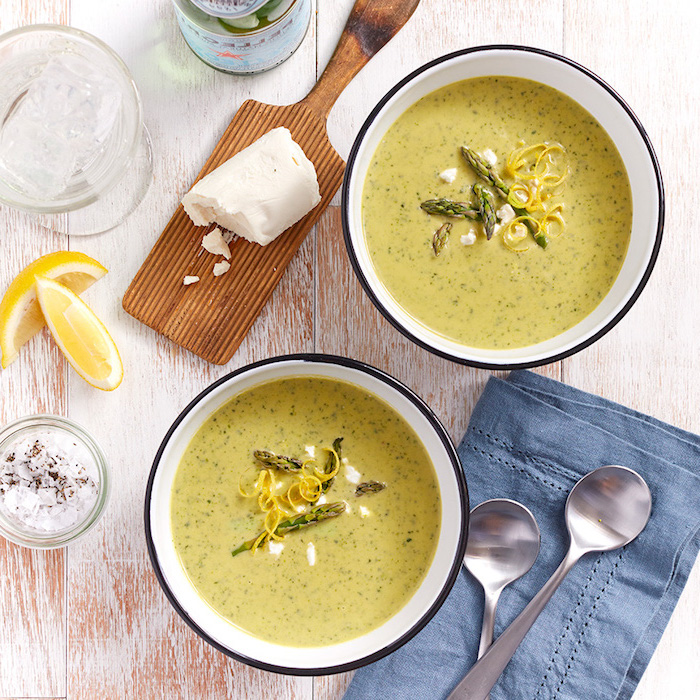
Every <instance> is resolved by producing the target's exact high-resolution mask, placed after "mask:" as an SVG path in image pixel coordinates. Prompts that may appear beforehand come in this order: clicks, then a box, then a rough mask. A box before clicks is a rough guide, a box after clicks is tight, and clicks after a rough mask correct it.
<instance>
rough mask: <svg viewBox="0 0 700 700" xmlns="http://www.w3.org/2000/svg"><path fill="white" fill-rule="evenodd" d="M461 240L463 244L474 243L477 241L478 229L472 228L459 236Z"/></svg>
mask: <svg viewBox="0 0 700 700" xmlns="http://www.w3.org/2000/svg"><path fill="white" fill-rule="evenodd" d="M459 242H460V243H461V244H462V245H474V244H475V243H476V231H474V229H473V228H470V229H469V231H467V232H466V233H464V234H462V235H461V236H460V237H459Z"/></svg>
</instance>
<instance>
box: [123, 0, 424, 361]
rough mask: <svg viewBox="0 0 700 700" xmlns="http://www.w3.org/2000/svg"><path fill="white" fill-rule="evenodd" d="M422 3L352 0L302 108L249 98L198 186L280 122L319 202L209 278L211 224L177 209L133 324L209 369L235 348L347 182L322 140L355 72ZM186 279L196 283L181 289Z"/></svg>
mask: <svg viewBox="0 0 700 700" xmlns="http://www.w3.org/2000/svg"><path fill="white" fill-rule="evenodd" d="M419 1H420V0H357V2H356V3H355V5H354V7H353V9H352V11H351V13H350V16H349V18H348V21H347V24H346V25H345V29H344V31H343V34H342V35H341V37H340V41H339V42H338V46H337V48H336V50H335V53H334V54H333V56H332V58H331V60H330V62H329V64H328V66H327V67H326V70H325V71H324V73H323V75H322V76H321V79H320V80H319V81H318V83H317V84H316V86H315V87H314V89H313V90H312V91H311V92H310V93H309V94H308V95H307V96H306V97H305V98H304V99H303V100H302V101H301V102H299V103H297V104H293V105H286V106H273V105H267V104H263V103H261V102H256V101H255V100H247V101H246V102H244V103H243V105H242V106H241V108H240V109H239V110H238V112H237V113H236V115H235V116H234V118H233V121H232V122H231V124H229V126H228V128H227V129H226V131H225V132H224V135H223V136H222V137H221V140H220V141H219V143H218V144H217V146H216V148H215V149H214V152H213V153H212V154H211V156H210V157H209V160H207V162H206V163H205V164H204V167H203V168H202V170H201V171H200V173H199V175H198V176H197V180H199V179H200V178H202V177H204V176H205V175H206V174H208V173H209V172H211V171H212V170H214V169H215V168H217V167H218V166H219V165H221V164H222V163H223V162H224V161H226V160H228V159H229V158H231V157H232V156H233V155H235V154H236V153H237V152H238V151H240V150H241V149H243V148H245V147H246V146H249V145H250V144H251V143H253V142H254V141H255V140H257V139H258V138H260V136H262V135H263V134H264V133H266V132H268V131H270V129H273V128H275V127H278V126H286V127H287V128H288V129H289V130H290V132H291V134H292V138H293V139H294V140H295V141H296V142H297V143H298V144H299V145H300V146H301V147H302V149H303V150H304V153H306V155H307V157H308V158H309V160H311V162H312V163H313V164H314V166H315V167H316V173H317V175H318V184H319V188H320V191H321V203H320V204H319V205H318V206H317V207H316V208H315V209H313V210H312V211H311V212H309V214H307V215H306V216H305V217H304V218H303V219H302V220H301V221H299V222H297V223H296V224H295V225H294V226H292V227H291V228H289V229H288V230H287V231H285V232H284V233H283V234H282V235H281V236H280V237H279V238H277V239H276V240H275V241H273V242H272V243H270V244H269V245H267V246H259V245H257V244H255V243H249V242H248V241H246V240H243V239H240V238H239V239H236V240H235V241H234V242H233V243H232V245H231V260H230V261H229V262H230V263H231V269H230V270H229V271H228V272H227V273H225V274H224V275H222V276H220V277H214V276H213V274H212V268H213V265H214V262H216V261H218V260H221V259H222V258H220V257H216V258H215V257H214V256H212V255H211V254H209V253H207V252H206V251H205V250H204V249H203V248H202V247H201V241H202V236H203V235H204V234H205V233H207V232H208V231H210V230H211V229H213V228H214V226H213V225H212V226H209V227H206V228H205V227H201V226H194V224H193V223H192V222H191V220H190V218H189V217H188V216H187V214H185V211H184V209H183V208H182V205H180V206H178V208H177V210H176V212H175V214H173V217H172V218H171V219H170V221H169V222H168V225H167V226H166V227H165V230H164V231H163V233H162V234H161V236H160V238H159V239H158V241H157V243H156V244H155V246H154V247H153V250H151V252H150V253H149V255H148V257H147V258H146V261H145V262H144V263H143V265H142V266H141V269H140V270H139V271H138V273H137V274H136V277H134V279H133V281H132V282H131V285H130V286H129V288H128V289H127V291H126V294H125V295H124V299H123V302H122V304H123V306H124V309H125V311H126V312H127V313H129V314H131V315H132V316H133V317H134V318H137V319H138V320H139V321H141V322H143V323H145V324H146V325H147V326H150V327H151V328H153V329H154V330H156V331H158V332H159V333H162V334H163V335H165V336H166V337H168V338H170V340H172V341H174V342H175V343H177V344H178V345H181V346H182V347H184V348H186V349H187V350H191V351H192V352H193V353H195V354H196V355H199V356H200V357H203V358H204V359H205V360H208V361H209V362H213V363H215V364H219V365H222V364H226V363H227V362H228V361H229V360H230V359H231V358H232V357H233V354H234V353H235V352H236V349H237V348H238V346H239V345H240V344H241V342H242V341H243V338H244V337H245V335H246V333H247V332H248V331H249V330H250V327H251V326H252V325H253V322H254V321H255V319H256V318H257V316H258V314H259V313H260V311H261V309H262V307H263V306H264V305H265V302H266V301H267V300H268V299H269V297H270V295H271V294H272V291H273V290H274V288H275V287H276V286H277V283H278V282H279V281H280V279H281V277H282V275H283V274H284V271H285V268H286V267H287V264H288V263H289V261H290V260H291V259H292V257H293V256H294V254H295V253H296V251H297V249H298V248H299V246H300V245H301V243H302V241H303V240H304V238H305V237H306V234H307V233H308V232H309V231H310V230H311V228H312V227H313V225H314V224H315V223H316V221H317V220H318V218H319V217H320V216H321V214H322V213H323V211H324V209H325V208H326V207H327V206H328V204H329V203H330V201H331V199H332V198H333V195H334V194H335V193H336V191H337V190H338V187H340V183H341V182H342V179H343V171H344V169H345V163H344V162H343V160H342V158H341V157H340V156H339V155H338V154H337V153H336V152H335V150H334V148H333V146H331V143H330V141H329V140H328V134H327V131H326V119H327V117H328V113H329V112H330V110H331V107H332V106H333V104H334V103H335V101H336V99H337V98H338V96H339V95H340V93H341V92H342V91H343V90H344V89H345V87H346V86H347V84H348V83H349V82H350V80H352V78H353V76H354V75H355V74H356V73H357V72H358V71H359V70H360V68H362V66H364V65H365V63H367V61H368V60H369V59H370V58H371V57H372V56H373V55H374V54H375V53H376V52H377V51H379V49H380V48H381V47H382V46H384V44H386V43H387V42H388V41H389V40H390V39H391V38H392V37H393V36H394V35H395V34H396V32H398V30H399V29H400V28H401V27H402V26H403V25H404V24H405V23H406V22H407V21H408V19H409V18H410V17H411V15H412V14H413V12H414V10H415V9H416V7H417V6H418V3H419ZM186 275H197V276H199V278H200V281H199V282H198V283H196V284H193V285H190V286H187V287H185V286H184V285H183V283H182V281H183V279H184V277H185V276H186Z"/></svg>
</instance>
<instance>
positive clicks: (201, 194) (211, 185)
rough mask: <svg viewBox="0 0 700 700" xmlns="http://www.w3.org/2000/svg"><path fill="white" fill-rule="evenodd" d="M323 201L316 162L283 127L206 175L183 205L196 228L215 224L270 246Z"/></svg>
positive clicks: (190, 192) (261, 138)
mask: <svg viewBox="0 0 700 700" xmlns="http://www.w3.org/2000/svg"><path fill="white" fill-rule="evenodd" d="M320 201H321V194H320V192H319V189H318V180H317V178H316V169H315V168H314V165H313V163H312V162H311V161H310V160H309V159H308V158H307V157H306V155H305V154H304V151H303V150H302V149H301V146H299V144H298V143H296V142H295V141H294V140H293V139H292V135H291V134H290V133H289V129H285V128H284V127H279V128H277V129H273V130H272V131H268V132H267V133H266V134H265V135H263V136H261V137H260V138H259V139H258V140H257V141H255V143H252V144H251V145H250V146H248V148H244V149H243V150H242V151H240V152H239V153H236V155H235V156H233V158H230V159H229V160H227V161H226V162H225V163H223V164H222V165H220V166H219V167H218V168H217V169H216V170H213V171H212V172H210V173H209V174H208V175H206V176H205V177H203V178H202V179H201V180H200V181H199V182H198V183H196V184H195V185H194V187H192V189H191V190H190V191H189V192H188V193H187V194H186V195H185V196H184V197H183V198H182V205H183V206H184V208H185V211H186V212H187V214H188V215H189V217H190V219H192V221H193V222H194V224H195V225H196V226H207V225H208V224H211V223H212V222H214V221H215V222H216V223H217V224H219V226H223V227H224V228H226V229H228V230H229V231H233V232H234V233H236V234H237V235H239V236H241V237H242V238H245V239H247V240H249V241H252V242H254V243H259V244H260V245H267V244H268V243H270V242H271V241H274V240H275V238H277V236H279V235H280V234H281V233H282V232H283V231H285V230H287V229H288V228H289V227H290V226H291V225H292V224H295V223H296V222H297V221H299V219H301V218H302V217H304V216H305V215H306V214H308V213H309V212H310V211H311V210H312V209H313V208H314V207H315V206H316V205H317V204H318V203H319V202H320Z"/></svg>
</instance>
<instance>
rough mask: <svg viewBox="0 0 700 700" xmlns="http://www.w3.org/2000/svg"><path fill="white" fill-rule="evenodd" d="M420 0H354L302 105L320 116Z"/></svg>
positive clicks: (408, 17)
mask: <svg viewBox="0 0 700 700" xmlns="http://www.w3.org/2000/svg"><path fill="white" fill-rule="evenodd" d="M419 2H420V0H357V2H356V3H355V5H354V6H353V8H352V11H351V12H350V16H349V17H348V21H347V23H346V25H345V29H344V30H343V33H342V35H341V37H340V41H339V42H338V46H336V49H335V52H334V53H333V56H332V57H331V60H330V62H329V63H328V65H327V66H326V70H325V71H323V75H322V76H321V79H320V80H319V81H318V83H316V86H315V87H314V89H313V90H312V91H311V92H310V93H309V94H308V95H307V96H306V97H305V98H304V99H303V100H302V104H304V105H306V106H307V107H308V108H309V109H311V110H313V111H314V112H316V113H317V114H318V115H319V116H321V117H323V118H324V119H325V118H326V117H327V116H328V113H329V112H330V111H331V107H333V105H334V104H335V101H336V100H337V99H338V97H339V96H340V93H341V92H343V90H344V89H345V88H346V87H347V84H348V83H349V82H350V81H351V80H352V79H353V77H354V76H355V75H356V74H357V72H358V71H359V70H360V68H362V66H364V65H365V63H367V61H369V59H370V58H372V56H374V54H375V53H377V51H379V49H381V48H382V46H384V44H386V43H388V42H389V40H390V39H391V38H392V37H393V36H394V35H395V34H396V33H397V32H398V31H399V29H401V27H403V25H404V24H406V22H408V20H409V19H410V17H411V15H412V14H413V12H414V10H415V9H416V7H418V3H419Z"/></svg>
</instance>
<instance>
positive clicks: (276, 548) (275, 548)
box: [267, 540, 284, 556]
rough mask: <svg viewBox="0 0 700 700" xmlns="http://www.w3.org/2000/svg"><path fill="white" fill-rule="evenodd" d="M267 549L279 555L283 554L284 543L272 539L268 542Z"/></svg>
mask: <svg viewBox="0 0 700 700" xmlns="http://www.w3.org/2000/svg"><path fill="white" fill-rule="evenodd" d="M267 549H268V551H269V552H270V554H275V555H277V556H279V555H280V554H282V550H283V549H284V545H283V544H282V543H281V542H275V541H274V540H270V541H269V542H268V543H267Z"/></svg>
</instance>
